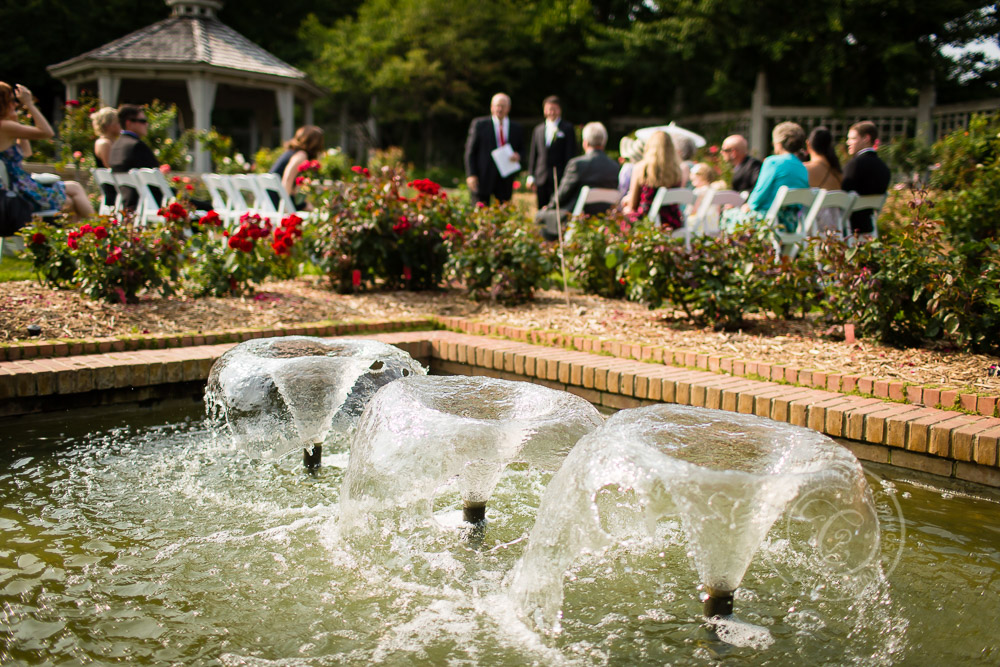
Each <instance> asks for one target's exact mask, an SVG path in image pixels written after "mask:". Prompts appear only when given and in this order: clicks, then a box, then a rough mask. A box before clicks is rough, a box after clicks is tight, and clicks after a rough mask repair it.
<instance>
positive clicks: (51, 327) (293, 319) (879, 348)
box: [0, 277, 1000, 395]
mask: <svg viewBox="0 0 1000 667" xmlns="http://www.w3.org/2000/svg"><path fill="white" fill-rule="evenodd" d="M3 290H4V296H3V297H0V343H3V342H13V341H19V340H25V339H27V338H28V335H27V327H28V325H30V324H37V325H39V326H40V327H41V329H42V334H41V336H42V338H46V339H56V338H59V339H67V338H68V339H79V338H86V337H108V338H112V337H116V336H119V335H127V334H141V333H151V334H157V333H187V332H199V331H219V330H225V329H239V328H245V327H281V326H290V325H293V324H297V323H306V322H317V321H322V320H341V321H344V320H348V321H349V320H365V319H372V320H375V319H386V318H394V317H426V316H433V315H451V316H460V317H468V318H471V319H478V320H483V321H488V322H491V323H497V324H507V325H512V326H519V327H524V328H539V329H554V330H559V331H563V332H566V333H574V334H577V335H590V336H600V337H605V338H614V339H619V340H629V341H631V342H640V343H650V344H656V345H663V346H665V347H669V348H672V349H676V350H686V351H691V352H699V353H712V354H720V353H721V354H728V355H733V356H735V357H739V358H743V359H748V360H753V361H761V362H765V363H770V364H772V365H789V366H796V367H798V368H802V369H814V370H819V371H825V372H829V373H842V374H859V375H871V376H875V377H877V378H880V379H888V380H902V381H905V382H910V383H913V384H939V385H944V386H951V387H957V388H964V389H971V390H974V391H977V392H980V393H985V394H993V395H996V394H1000V377H988V375H987V369H988V368H989V367H990V366H991V365H992V364H998V365H1000V358H998V357H992V356H987V355H977V354H967V353H963V352H960V351H957V350H954V349H948V348H945V347H941V348H938V349H923V348H921V349H896V348H892V347H886V346H883V345H879V344H877V343H875V342H874V341H870V340H866V339H860V340H857V341H855V342H854V343H852V344H848V343H846V342H845V341H844V340H843V333H842V329H841V328H839V327H834V328H832V329H831V328H828V327H825V326H823V327H821V326H818V325H816V324H814V323H812V322H810V321H785V320H772V319H766V318H752V319H748V321H747V329H746V330H743V331H737V332H720V331H714V330H712V329H703V328H697V327H693V326H691V325H690V324H688V323H686V322H684V321H682V320H680V319H675V318H674V317H673V316H672V314H671V313H667V312H665V311H661V310H648V309H646V308H645V307H643V306H642V305H640V304H635V303H629V302H627V301H618V300H612V299H603V298H600V297H594V296H583V295H571V296H570V304H569V305H568V306H567V304H566V301H565V299H564V297H563V295H562V293H561V292H556V291H547V292H542V293H540V294H539V295H538V298H537V299H536V301H535V302H534V303H531V304H527V305H523V306H518V307H506V306H501V305H498V304H490V303H477V302H475V301H472V300H470V299H469V298H468V297H467V296H466V295H465V294H464V293H462V292H461V291H459V290H448V291H442V292H422V293H413V292H377V293H370V294H358V295H340V294H336V293H334V292H332V291H330V290H329V289H327V288H326V284H325V283H323V282H321V281H319V280H318V279H316V278H313V277H302V278H299V279H297V280H292V281H284V282H273V283H267V284H266V285H265V286H264V288H263V289H262V290H260V291H258V292H257V293H256V294H255V295H252V296H246V297H233V298H211V297H210V298H200V299H194V298H189V297H181V296H177V297H170V298H145V299H143V300H142V301H141V302H140V303H138V304H134V305H122V304H105V303H100V302H94V301H90V300H88V299H86V298H83V297H81V296H80V295H79V294H78V293H77V292H74V291H63V290H52V289H49V288H45V287H41V286H39V285H38V284H37V283H34V282H29V281H22V282H8V283H4V285H3Z"/></svg>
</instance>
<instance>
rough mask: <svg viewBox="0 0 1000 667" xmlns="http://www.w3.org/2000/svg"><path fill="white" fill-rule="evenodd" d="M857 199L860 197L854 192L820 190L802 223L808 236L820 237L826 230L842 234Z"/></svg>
mask: <svg viewBox="0 0 1000 667" xmlns="http://www.w3.org/2000/svg"><path fill="white" fill-rule="evenodd" d="M857 198H858V195H857V193H854V192H844V191H843V190H820V191H819V192H818V193H817V194H816V201H815V202H814V203H813V205H812V206H811V207H810V208H809V212H808V213H807V214H806V219H805V221H804V222H803V223H802V224H803V227H805V234H806V236H820V235H821V234H822V233H823V231H824V230H829V229H833V230H835V231H836V232H837V233H838V234H840V233H841V230H842V229H843V228H844V221H845V220H846V219H847V218H848V217H849V216H850V215H851V211H852V210H853V208H854V201H855V200H856V199H857Z"/></svg>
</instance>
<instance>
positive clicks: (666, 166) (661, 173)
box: [623, 132, 684, 229]
mask: <svg viewBox="0 0 1000 667" xmlns="http://www.w3.org/2000/svg"><path fill="white" fill-rule="evenodd" d="M683 180H684V173H683V169H682V168H681V161H680V159H679V158H678V157H677V151H676V149H675V148H674V142H673V141H672V140H671V139H670V135H669V134H667V133H666V132H654V133H653V134H652V135H650V137H649V139H647V140H646V149H645V151H644V152H643V156H642V161H641V162H639V164H637V165H636V166H635V169H633V171H632V183H631V185H630V186H629V191H628V197H626V199H625V204H624V207H623V208H624V210H625V213H627V214H629V215H630V216H631V217H632V218H633V219H634V220H638V219H641V218H642V217H643V216H644V215H646V214H647V213H648V212H649V207H650V205H651V204H652V203H653V197H654V196H656V190H657V189H658V188H679V187H681V184H682V183H683ZM683 225H684V218H683V217H682V215H681V210H680V207H679V206H677V205H676V204H670V205H667V206H662V207H660V226H662V227H666V228H669V229H679V228H680V227H682V226H683Z"/></svg>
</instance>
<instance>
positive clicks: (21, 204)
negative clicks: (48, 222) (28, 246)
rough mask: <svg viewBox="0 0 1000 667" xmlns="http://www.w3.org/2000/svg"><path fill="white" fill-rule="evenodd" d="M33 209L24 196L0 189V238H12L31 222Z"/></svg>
mask: <svg viewBox="0 0 1000 667" xmlns="http://www.w3.org/2000/svg"><path fill="white" fill-rule="evenodd" d="M34 211H35V207H34V206H32V205H31V202H30V201H29V200H28V199H27V198H26V197H24V196H22V195H20V194H18V193H17V192H14V191H13V190H7V189H5V188H0V236H13V235H14V234H15V233H17V232H18V231H19V230H20V229H21V228H22V227H24V226H25V225H27V224H28V223H29V222H31V214H32V213H34Z"/></svg>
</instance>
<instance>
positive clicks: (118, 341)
mask: <svg viewBox="0 0 1000 667" xmlns="http://www.w3.org/2000/svg"><path fill="white" fill-rule="evenodd" d="M419 329H447V330H450V331H458V332H463V333H468V334H473V335H479V336H492V337H497V338H504V339H509V340H517V341H523V342H527V343H532V344H535V345H544V346H546V347H560V348H564V349H570V350H576V351H580V352H591V353H595V354H601V355H609V356H613V357H619V358H622V359H635V360H638V361H644V362H650V363H654V364H664V365H667V366H675V367H679V368H692V369H701V370H707V371H712V372H717V373H724V374H729V375H736V376H740V377H746V378H751V379H756V380H769V381H772V382H779V383H782V384H789V385H795V386H799V387H808V388H813V389H821V390H828V391H833V392H838V393H843V394H850V395H856V396H869V397H872V398H879V399H884V400H888V401H893V402H896V403H901V404H908V405H919V406H925V407H931V408H942V409H945V410H955V411H957V412H960V413H966V414H974V415H980V416H983V417H1000V396H994V395H981V394H979V393H972V392H965V391H962V390H961V389H960V388H958V387H943V386H932V385H916V384H912V383H908V382H902V381H896V380H887V379H880V378H877V377H873V376H867V375H856V374H844V373H827V372H825V371H818V370H813V369H808V368H799V367H797V366H790V365H776V364H768V363H764V362H760V361H754V360H751V359H741V358H739V357H735V356H732V355H722V354H706V353H697V352H690V351H686V350H675V349H671V348H666V347H663V346H660V345H651V344H640V343H631V342H628V341H623V340H618V339H614V338H601V337H596V336H582V335H574V334H566V333H562V332H558V331H548V330H543V329H528V328H524V327H515V326H510V325H504V324H494V323H490V322H483V321H478V320H473V319H469V318H464V317H450V316H437V317H427V318H412V319H392V320H383V321H374V322H373V321H356V322H333V321H327V322H315V323H308V324H298V325H295V326H290V327H276V328H260V329H254V328H247V329H236V330H229V331H218V332H206V333H203V332H195V333H191V332H187V333H181V334H141V335H140V334H137V335H133V336H122V337H118V338H85V339H80V340H65V339H62V340H41V341H30V342H18V343H10V344H0V362H2V361H18V360H21V359H31V358H36V357H65V356H76V355H80V354H96V353H105V352H111V351H116V352H123V351H129V350H141V349H164V348H172V347H188V346H192V345H194V346H197V345H213V344H215V343H223V342H240V341H244V340H249V339H250V338H266V337H270V336H291V335H303V336H344V335H348V334H355V333H366V332H379V331H401V330H419Z"/></svg>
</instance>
